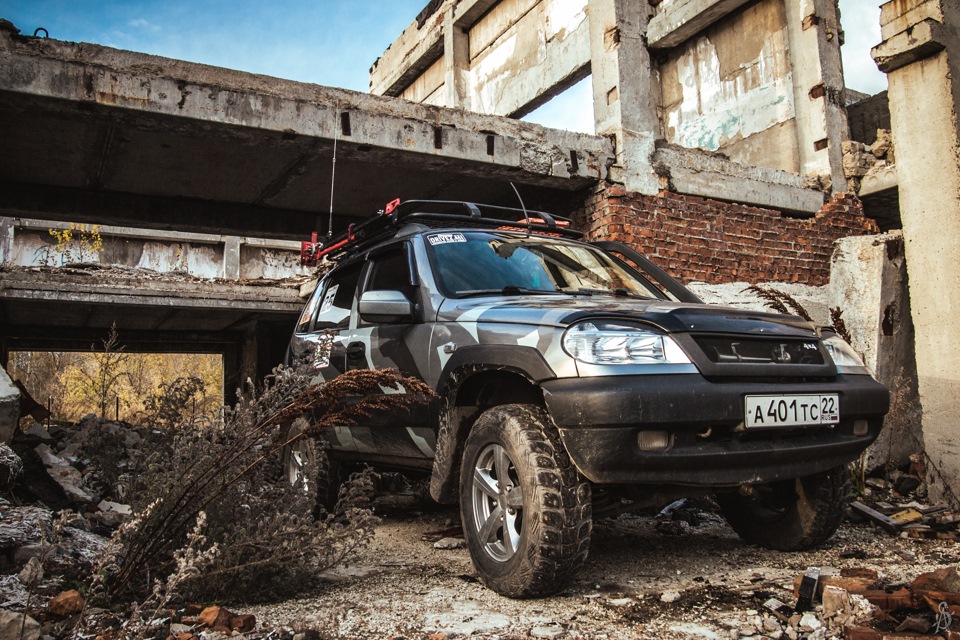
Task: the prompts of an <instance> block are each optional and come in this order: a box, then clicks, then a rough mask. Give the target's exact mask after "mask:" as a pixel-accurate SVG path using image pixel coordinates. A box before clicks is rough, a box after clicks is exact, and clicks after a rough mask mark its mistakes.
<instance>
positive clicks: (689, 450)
mask: <svg viewBox="0 0 960 640" xmlns="http://www.w3.org/2000/svg"><path fill="white" fill-rule="evenodd" d="M542 386H543V389H544V397H545V399H546V403H547V407H548V409H549V410H550V413H551V415H552V416H553V419H554V421H555V422H556V424H557V426H558V427H559V428H560V435H561V438H562V439H563V443H564V446H565V447H566V449H567V452H568V453H569V454H570V458H571V459H572V460H573V462H574V464H575V465H576V466H577V468H578V469H580V472H581V473H583V475H584V476H586V477H587V478H588V479H589V480H591V481H592V482H597V483H605V484H606V483H631V484H633V483H644V484H681V485H693V486H734V485H738V484H742V483H748V482H749V483H753V482H769V481H773V480H780V479H785V478H795V477H799V476H805V475H810V474H812V473H819V472H821V471H825V470H826V469H829V468H831V467H835V466H837V465H840V464H845V463H847V462H849V461H851V460H853V459H854V458H856V457H857V456H858V455H860V453H861V452H862V451H863V450H864V449H866V448H867V446H869V445H870V443H871V442H873V441H874V440H875V439H876V437H877V435H878V434H879V433H880V428H881V427H882V425H883V416H884V415H885V414H886V412H887V410H888V409H889V403H890V394H889V392H888V391H887V389H886V387H884V386H883V385H881V384H880V383H878V382H876V381H875V380H873V379H872V378H871V377H869V376H865V375H847V376H838V377H837V378H836V379H835V380H832V381H829V382H806V381H798V382H762V381H749V382H744V381H736V382H711V381H708V380H706V379H705V378H703V377H702V376H700V375H699V374H681V375H664V376H610V377H598V378H566V379H560V380H551V381H548V382H544V383H542ZM820 393H836V394H837V395H838V396H839V400H840V423H839V424H838V425H835V426H818V427H804V428H798V427H789V428H779V429H768V430H757V431H754V430H750V431H746V430H745V429H744V428H743V420H744V397H745V396H747V395H767V394H820ZM858 420H866V421H867V425H868V432H867V433H866V435H860V436H855V435H853V426H854V422H855V421H858ZM642 430H662V431H667V432H669V433H670V434H672V439H671V445H670V447H669V448H668V449H666V450H665V451H656V452H650V451H641V450H640V448H639V446H638V444H637V434H638V432H639V431H642Z"/></svg>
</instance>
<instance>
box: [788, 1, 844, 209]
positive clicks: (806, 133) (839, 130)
mask: <svg viewBox="0 0 960 640" xmlns="http://www.w3.org/2000/svg"><path fill="white" fill-rule="evenodd" d="M786 8H787V34H788V37H789V39H790V60H791V62H792V63H793V64H792V66H793V101H794V109H795V111H796V116H797V143H798V147H799V150H800V173H804V174H812V175H824V174H825V175H829V176H830V179H831V181H832V183H833V188H832V192H833V193H839V192H841V191H846V190H847V179H846V177H844V174H843V149H842V148H841V145H840V143H841V142H842V141H844V140H848V139H849V138H850V129H849V126H848V124H847V110H846V107H845V106H844V104H843V96H844V82H843V64H842V62H841V60H840V33H841V31H840V12H839V10H838V9H837V1H836V0H786Z"/></svg>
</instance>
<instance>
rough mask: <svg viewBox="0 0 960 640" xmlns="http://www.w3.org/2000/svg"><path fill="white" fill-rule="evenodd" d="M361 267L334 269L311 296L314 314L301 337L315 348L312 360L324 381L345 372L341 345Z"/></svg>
mask: <svg viewBox="0 0 960 640" xmlns="http://www.w3.org/2000/svg"><path fill="white" fill-rule="evenodd" d="M362 270H363V262H360V261H357V262H353V263H350V264H345V265H343V266H342V267H338V268H336V269H335V270H334V271H332V272H330V273H329V274H328V275H327V276H326V277H325V278H324V279H323V281H322V282H321V284H322V285H323V288H322V289H321V290H320V291H318V293H317V294H315V295H316V298H315V299H311V303H312V305H313V306H314V307H316V316H315V317H314V318H313V320H312V322H311V324H310V329H309V332H308V334H307V335H306V336H305V339H306V340H307V341H308V342H310V343H312V344H313V345H314V346H315V348H316V362H317V365H318V367H319V369H320V376H321V377H322V378H323V379H324V380H331V379H333V378H335V377H337V376H338V375H340V374H341V373H343V372H344V371H346V349H345V347H344V344H345V339H346V338H347V335H346V332H347V331H348V330H349V327H350V318H351V314H352V313H353V311H354V309H355V307H356V298H357V285H358V284H359V282H360V275H361V273H362ZM319 288H320V287H319V286H318V289H319ZM309 307H310V305H308V309H309ZM301 322H303V318H301Z"/></svg>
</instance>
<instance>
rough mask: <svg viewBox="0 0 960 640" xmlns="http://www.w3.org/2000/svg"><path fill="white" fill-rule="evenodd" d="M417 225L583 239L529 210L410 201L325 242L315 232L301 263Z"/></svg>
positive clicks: (565, 224) (559, 220)
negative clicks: (407, 224) (406, 226)
mask: <svg viewBox="0 0 960 640" xmlns="http://www.w3.org/2000/svg"><path fill="white" fill-rule="evenodd" d="M413 222H418V223H422V224H424V225H426V226H428V227H430V226H433V227H438V226H443V227H475V228H481V229H497V230H501V231H523V232H527V233H536V234H538V235H552V236H558V237H564V238H580V237H581V236H582V235H583V234H582V233H580V232H579V231H576V230H574V229H572V228H571V220H570V219H569V218H564V217H561V216H555V215H551V214H548V213H545V212H543V211H527V210H524V209H514V208H511V207H500V206H495V205H488V204H477V203H475V202H462V201H459V200H407V201H406V202H404V203H402V204H401V202H400V199H399V198H398V199H396V200H393V201H392V202H390V203H388V204H387V206H386V207H384V209H383V210H382V211H380V212H379V213H378V214H377V215H375V216H373V217H371V218H367V219H366V220H364V221H363V222H360V223H357V224H351V225H350V226H349V227H347V230H346V231H342V232H340V233H338V234H337V235H335V236H333V237H332V238H329V239H327V240H326V241H323V242H318V241H317V233H316V232H313V234H311V238H310V240H309V241H303V242H301V243H300V264H302V265H306V266H314V265H316V264H317V263H318V262H319V261H320V259H321V258H323V257H324V256H326V257H328V258H334V257H337V256H340V255H341V254H350V253H355V252H356V251H359V250H361V249H363V248H365V247H368V246H370V245H371V244H373V243H375V242H380V241H383V240H386V239H387V238H389V237H390V236H392V235H394V234H395V233H396V230H397V228H398V227H400V226H401V225H402V224H406V223H413Z"/></svg>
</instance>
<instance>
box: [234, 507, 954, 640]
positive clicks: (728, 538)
mask: <svg viewBox="0 0 960 640" xmlns="http://www.w3.org/2000/svg"><path fill="white" fill-rule="evenodd" d="M381 515H382V517H383V522H382V524H381V526H380V527H379V528H378V530H377V532H376V537H375V539H374V541H373V544H372V545H371V546H370V547H369V548H368V549H366V550H365V551H364V552H363V553H362V555H361V557H359V558H358V559H357V560H356V561H354V562H352V563H351V564H350V565H349V566H347V567H344V568H341V569H338V570H337V571H334V572H331V573H330V574H329V575H328V582H327V585H326V586H325V587H324V588H322V589H321V590H320V591H319V592H317V593H315V594H314V595H312V596H310V597H307V598H301V599H297V600H291V601H287V602H283V603H279V604H273V605H268V606H261V607H256V608H248V609H246V610H245V612H247V613H253V614H255V615H256V616H257V619H258V621H260V622H261V623H263V624H266V625H270V626H276V627H287V628H291V629H299V630H303V629H313V630H316V631H319V632H320V634H321V635H322V636H328V637H335V638H389V637H392V638H396V639H399V638H406V639H411V640H413V639H421V638H424V639H427V638H430V639H432V640H438V639H439V638H442V637H449V638H452V637H477V638H480V637H482V638H503V639H506V638H530V637H533V638H598V639H599V638H607V639H609V640H618V639H627V638H630V639H634V638H664V639H672V638H738V637H751V636H755V637H761V636H762V637H769V638H780V637H784V638H787V637H796V636H797V633H796V632H795V631H794V630H793V629H789V628H788V625H782V626H781V625H780V624H778V622H777V621H776V619H775V618H774V617H773V616H772V615H771V614H770V611H769V610H766V609H765V608H764V606H763V604H764V603H765V602H766V601H767V600H768V599H770V598H771V597H776V598H778V599H780V600H782V601H783V602H785V603H787V604H791V605H792V604H793V603H794V602H795V598H794V597H793V587H792V582H793V579H794V578H795V577H796V576H798V575H801V574H803V572H804V571H805V570H806V569H807V568H808V567H810V566H817V567H821V568H822V569H824V570H827V568H829V567H833V568H836V569H840V568H844V567H868V568H873V569H876V570H877V571H878V572H879V574H880V577H881V579H883V581H884V582H885V583H887V584H895V583H899V582H906V583H909V581H910V580H912V579H913V578H914V577H916V576H917V575H918V574H920V573H923V572H926V571H932V570H934V569H937V568H941V567H944V566H950V565H955V564H957V563H958V562H960V548H958V547H957V546H956V544H955V543H953V542H947V541H935V540H914V539H901V538H897V537H892V536H891V535H890V534H887V533H885V532H883V531H880V530H877V529H874V528H873V527H872V526H871V525H869V524H866V523H863V524H852V523H847V524H844V525H843V526H842V527H841V529H840V530H839V531H838V532H837V534H836V535H835V536H834V537H833V538H832V539H831V541H830V542H829V543H828V544H827V545H826V546H824V547H823V548H821V549H819V550H817V551H813V552H805V553H783V552H774V551H767V550H763V549H758V548H756V547H751V546H748V545H746V544H745V543H743V542H741V541H740V540H739V538H738V537H737V536H736V534H735V533H734V532H733V531H732V530H731V529H730V528H729V527H728V526H727V525H726V524H725V523H724V521H723V520H722V519H721V518H720V517H719V516H718V515H716V514H713V513H710V512H708V511H707V512H699V522H696V523H695V524H694V525H690V524H688V523H687V522H682V521H677V520H670V521H662V520H657V519H656V518H654V517H652V516H641V515H622V516H620V517H619V518H617V519H614V520H600V521H597V522H595V526H594V534H593V538H592V546H591V550H590V557H589V559H588V560H587V565H586V567H585V568H584V570H583V571H582V572H581V574H580V575H579V576H578V577H577V578H576V579H575V580H574V582H573V583H572V584H571V585H570V586H569V587H568V588H567V589H566V590H564V591H563V592H561V593H560V594H558V595H556V596H554V597H550V598H544V599H539V600H525V601H524V600H511V599H508V598H504V597H502V596H499V595H497V594H496V593H494V592H492V591H490V590H488V589H486V588H485V587H484V586H483V585H482V584H480V583H479V582H478V581H477V579H476V576H475V573H474V570H473V566H472V564H471V562H470V557H469V554H468V552H467V550H466V549H465V548H462V547H461V548H454V549H438V548H435V546H434V544H435V543H434V540H432V539H425V538H424V534H429V533H431V532H435V531H438V530H443V529H446V528H449V527H451V526H453V525H456V524H457V522H458V516H457V512H456V510H455V509H452V508H451V509H439V510H432V511H428V512H416V511H410V510H402V509H391V510H389V511H387V512H386V513H384V514H381ZM765 625H766V626H765ZM805 635H806V634H801V637H805ZM818 637H821V638H829V637H833V636H831V635H829V634H827V633H826V630H825V629H822V630H821V633H819V634H818Z"/></svg>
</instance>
